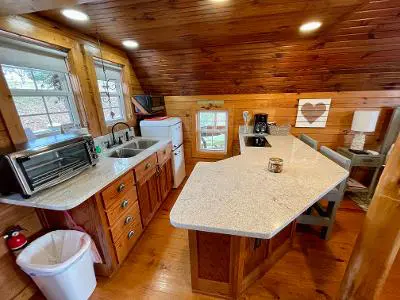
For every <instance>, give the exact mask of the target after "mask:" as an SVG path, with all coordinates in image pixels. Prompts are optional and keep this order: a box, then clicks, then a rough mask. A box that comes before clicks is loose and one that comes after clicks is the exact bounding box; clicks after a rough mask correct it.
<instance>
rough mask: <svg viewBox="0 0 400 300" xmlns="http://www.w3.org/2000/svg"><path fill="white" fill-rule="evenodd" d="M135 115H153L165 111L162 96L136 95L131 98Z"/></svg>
mask: <svg viewBox="0 0 400 300" xmlns="http://www.w3.org/2000/svg"><path fill="white" fill-rule="evenodd" d="M133 102H134V104H135V112H136V113H144V114H155V113H159V112H163V111H165V101H164V96H152V95H137V96H134V97H133Z"/></svg>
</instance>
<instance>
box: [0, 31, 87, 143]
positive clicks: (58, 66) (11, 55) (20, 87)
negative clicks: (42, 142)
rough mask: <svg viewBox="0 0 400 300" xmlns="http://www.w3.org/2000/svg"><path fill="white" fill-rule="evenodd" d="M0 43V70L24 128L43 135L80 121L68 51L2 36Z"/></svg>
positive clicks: (37, 134) (54, 132)
mask: <svg viewBox="0 0 400 300" xmlns="http://www.w3.org/2000/svg"><path fill="white" fill-rule="evenodd" d="M0 42H1V46H0V64H1V70H2V71H3V75H4V78H5V80H6V82H7V85H8V88H9V89H10V92H11V95H12V97H13V100H14V104H15V107H16V109H17V113H18V116H19V117H20V120H21V123H22V126H23V128H24V129H25V131H26V132H30V131H31V132H32V133H33V134H34V135H35V136H44V135H49V134H57V133H60V128H61V126H62V125H67V124H79V123H80V122H79V116H78V112H77V110H76V106H75V102H74V95H73V93H72V89H71V84H70V79H69V75H68V70H67V65H66V62H65V58H66V55H67V54H66V53H65V52H61V51H58V50H53V49H47V48H44V47H42V46H37V45H34V44H29V43H26V42H23V41H18V40H13V39H10V38H8V37H4V36H0ZM29 136H30V134H28V137H29Z"/></svg>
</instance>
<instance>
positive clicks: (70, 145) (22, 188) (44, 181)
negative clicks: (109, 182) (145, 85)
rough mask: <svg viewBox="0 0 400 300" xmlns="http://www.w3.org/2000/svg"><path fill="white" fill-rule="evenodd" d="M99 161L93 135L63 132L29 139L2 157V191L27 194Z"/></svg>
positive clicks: (26, 195)
mask: <svg viewBox="0 0 400 300" xmlns="http://www.w3.org/2000/svg"><path fill="white" fill-rule="evenodd" d="M97 162H98V155H97V154H96V150H95V146H94V142H93V138H92V137H91V136H90V135H72V134H63V135H56V136H51V137H46V138H42V139H37V140H34V141H32V142H28V143H27V144H26V145H24V146H23V147H22V149H19V150H17V151H16V152H13V153H9V154H6V155H3V156H2V157H1V158H0V172H1V174H2V175H1V180H0V193H2V194H3V195H7V194H11V193H19V194H21V195H22V196H23V197H25V198H27V197H30V196H31V195H33V194H34V193H37V192H39V191H41V190H43V189H46V188H49V187H51V186H54V185H56V184H58V183H61V182H63V181H65V180H67V179H69V178H71V177H73V176H76V175H78V174H79V173H81V172H82V171H83V170H85V169H87V168H90V167H91V166H95V165H96V163H97Z"/></svg>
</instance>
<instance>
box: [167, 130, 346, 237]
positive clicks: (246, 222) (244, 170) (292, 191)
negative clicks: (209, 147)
mask: <svg viewBox="0 0 400 300" xmlns="http://www.w3.org/2000/svg"><path fill="white" fill-rule="evenodd" d="M246 135H252V134H245V133H243V132H241V133H240V134H239V140H240V147H241V155H239V156H234V157H231V158H228V159H225V160H221V161H218V162H214V163H204V162H200V163H198V164H197V165H196V167H195V168H194V170H193V172H192V174H191V176H190V178H189V179H188V181H187V182H186V185H185V187H184V188H183V190H182V192H181V194H180V195H179V197H178V199H177V201H176V203H175V205H174V207H173V208H172V211H171V214H170V221H171V224H172V225H173V226H175V227H179V228H186V229H192V230H200V231H206V232H215V233H223V234H231V235H239V236H248V237H255V238H262V239H269V238H271V237H273V236H274V235H275V234H277V233H278V232H279V231H280V230H282V229H283V228H284V227H286V226H287V225H288V224H289V223H290V222H292V221H293V220H295V219H296V218H297V217H298V216H299V215H300V214H301V213H303V212H304V211H305V210H306V209H307V208H309V207H310V206H311V205H313V204H314V203H315V202H316V201H318V199H320V198H321V197H322V196H323V195H325V194H326V193H327V192H329V191H330V190H331V189H332V188H334V187H335V186H336V185H337V184H339V183H340V182H341V181H342V180H344V179H345V178H347V177H348V172H347V171H346V170H345V169H343V168H341V167H340V166H339V165H337V164H335V163H334V162H332V161H331V160H329V159H328V158H326V157H325V156H323V155H322V154H320V153H319V152H317V151H315V150H313V149H312V148H311V147H309V146H307V145H306V144H304V143H303V142H301V141H300V140H299V139H297V138H295V137H294V136H292V135H289V136H266V138H267V140H268V142H269V143H270V144H271V146H272V147H271V148H254V147H246V146H245V144H244V136H246ZM270 157H280V158H282V159H283V160H284V166H283V172H282V173H271V172H269V171H268V170H267V166H268V160H269V158H270Z"/></svg>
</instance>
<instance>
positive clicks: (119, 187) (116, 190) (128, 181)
mask: <svg viewBox="0 0 400 300" xmlns="http://www.w3.org/2000/svg"><path fill="white" fill-rule="evenodd" d="M134 185H135V181H134V179H133V173H132V172H128V173H127V174H125V175H123V176H122V177H120V178H118V179H117V180H115V181H114V182H113V183H112V184H111V185H110V186H109V187H107V188H106V189H105V190H104V191H103V192H101V196H102V198H103V203H104V207H105V209H109V208H110V207H111V206H113V205H115V202H120V201H121V199H122V198H123V197H124V196H125V194H126V193H127V191H129V190H132V188H133V187H134Z"/></svg>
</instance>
